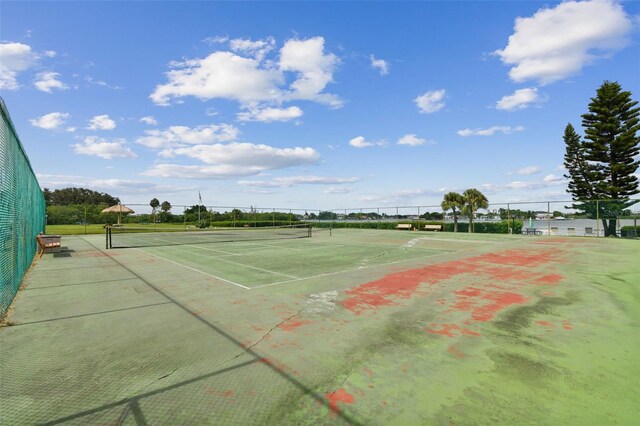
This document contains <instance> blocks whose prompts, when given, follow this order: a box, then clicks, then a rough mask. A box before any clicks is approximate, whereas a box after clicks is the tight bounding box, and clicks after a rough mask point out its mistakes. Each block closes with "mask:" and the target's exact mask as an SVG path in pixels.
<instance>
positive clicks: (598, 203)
mask: <svg viewBox="0 0 640 426" xmlns="http://www.w3.org/2000/svg"><path fill="white" fill-rule="evenodd" d="M596 227H597V233H598V234H597V235H598V237H599V236H600V201H599V200H596Z"/></svg>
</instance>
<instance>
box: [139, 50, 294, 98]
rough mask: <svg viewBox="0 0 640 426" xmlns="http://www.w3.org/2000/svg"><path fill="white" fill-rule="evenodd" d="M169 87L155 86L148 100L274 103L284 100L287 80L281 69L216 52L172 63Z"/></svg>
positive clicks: (234, 55)
mask: <svg viewBox="0 0 640 426" xmlns="http://www.w3.org/2000/svg"><path fill="white" fill-rule="evenodd" d="M171 68H172V70H171V71H169V72H167V73H166V76H167V79H168V80H169V81H168V82H167V83H166V84H160V85H158V86H156V88H155V90H154V91H153V93H152V94H151V95H150V96H149V98H150V99H151V100H152V101H153V102H154V103H156V104H158V105H168V104H169V101H170V100H171V99H180V98H184V97H187V96H194V97H196V98H198V99H203V100H209V99H214V98H223V99H231V100H235V101H237V102H240V103H241V104H247V105H251V104H255V103H259V102H271V101H276V100H278V99H281V98H282V92H281V90H280V89H279V87H278V86H279V85H281V84H282V83H283V81H284V78H283V76H282V75H281V73H280V72H278V70H274V69H267V68H262V67H261V66H260V62H259V61H257V60H256V59H252V58H244V57H241V56H238V55H236V54H234V53H232V52H222V51H221V52H214V53H212V54H210V55H209V56H207V57H206V58H203V59H190V60H186V61H184V62H173V63H172V64H171Z"/></svg>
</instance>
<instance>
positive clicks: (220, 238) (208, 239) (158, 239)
mask: <svg viewBox="0 0 640 426" xmlns="http://www.w3.org/2000/svg"><path fill="white" fill-rule="evenodd" d="M105 229H106V239H107V243H106V247H107V248H108V249H111V248H132V247H155V246H171V245H184V244H207V243H221V242H233V241H259V240H279V239H291V238H309V237H311V225H308V224H303V225H289V226H274V227H260V228H249V227H247V228H216V229H198V228H193V229H186V230H185V229H184V228H174V229H171V228H160V229H154V228H136V227H128V226H107V227H106V228H105Z"/></svg>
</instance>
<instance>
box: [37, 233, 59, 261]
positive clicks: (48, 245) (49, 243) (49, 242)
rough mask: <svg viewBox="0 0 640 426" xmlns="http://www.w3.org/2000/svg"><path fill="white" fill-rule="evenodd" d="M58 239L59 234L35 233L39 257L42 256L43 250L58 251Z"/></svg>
mask: <svg viewBox="0 0 640 426" xmlns="http://www.w3.org/2000/svg"><path fill="white" fill-rule="evenodd" d="M60 239H61V237H60V235H44V234H39V235H37V236H36V240H38V246H39V251H40V257H42V256H44V253H45V252H49V253H59V252H60V245H61V242H60Z"/></svg>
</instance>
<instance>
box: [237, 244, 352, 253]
mask: <svg viewBox="0 0 640 426" xmlns="http://www.w3.org/2000/svg"><path fill="white" fill-rule="evenodd" d="M255 245H256V246H258V247H269V248H277V249H283V250H295V251H311V250H319V249H332V248H334V247H344V246H345V245H346V244H327V245H325V246H315V247H307V248H293V247H284V246H272V245H268V244H255ZM255 251H262V249H255V250H246V251H245V253H251V252H255Z"/></svg>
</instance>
